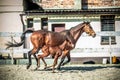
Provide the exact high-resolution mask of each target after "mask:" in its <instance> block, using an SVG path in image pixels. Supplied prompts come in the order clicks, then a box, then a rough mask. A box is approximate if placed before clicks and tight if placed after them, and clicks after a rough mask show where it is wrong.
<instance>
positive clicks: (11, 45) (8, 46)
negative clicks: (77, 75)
mask: <svg viewBox="0 0 120 80" xmlns="http://www.w3.org/2000/svg"><path fill="white" fill-rule="evenodd" d="M32 32H34V31H33V30H26V31H25V32H23V33H22V35H21V37H20V38H21V42H19V43H18V42H16V41H15V40H13V41H14V42H15V43H13V42H10V41H8V43H6V44H5V45H6V46H7V48H6V49H8V48H10V47H19V46H22V45H23V43H24V42H25V34H26V33H32Z"/></svg>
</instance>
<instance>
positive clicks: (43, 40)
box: [7, 22, 96, 69]
mask: <svg viewBox="0 0 120 80" xmlns="http://www.w3.org/2000/svg"><path fill="white" fill-rule="evenodd" d="M28 32H33V33H32V35H31V42H32V44H33V49H32V50H31V51H29V52H28V58H29V64H28V66H27V69H28V68H29V67H30V65H31V63H32V62H31V55H32V54H33V55H34V57H35V59H36V61H37V65H38V66H39V62H38V59H37V57H36V55H35V54H36V53H38V51H39V50H40V49H41V48H42V47H43V46H44V45H46V46H48V47H52V48H53V47H56V46H60V45H62V43H63V42H64V43H65V42H66V40H67V42H69V43H70V44H71V45H72V48H71V49H73V47H74V46H75V44H76V41H77V40H78V38H79V37H80V35H81V34H82V33H83V32H86V33H88V34H89V35H90V36H93V37H94V36H95V35H96V34H95V32H94V31H93V29H92V28H91V26H90V24H89V23H86V22H84V23H81V24H79V25H77V26H75V27H72V28H71V29H70V30H65V31H62V32H60V33H57V32H50V31H43V30H39V31H32V30H27V31H25V32H24V33H23V34H22V36H21V42H20V43H15V44H13V43H11V42H8V44H7V46H8V47H7V48H9V47H19V46H21V45H22V44H23V43H24V41H25V34H26V33H28ZM67 44H68V43H67ZM64 47H65V48H64V49H61V48H59V47H58V49H59V50H63V54H62V59H61V62H60V64H59V66H58V69H59V68H60V66H61V64H62V63H63V61H64V58H65V56H67V57H68V61H66V62H65V63H63V64H66V63H67V62H69V61H70V54H69V51H70V50H71V49H69V47H71V46H70V45H67V46H64ZM43 51H45V50H43ZM48 51H49V50H48ZM53 51H55V50H54V49H53ZM60 52H61V51H59V54H61V53H60ZM44 53H45V52H44ZM45 54H47V53H45ZM45 56H48V55H44V54H43V55H39V58H42V60H43V58H44V57H45ZM43 61H44V60H43Z"/></svg>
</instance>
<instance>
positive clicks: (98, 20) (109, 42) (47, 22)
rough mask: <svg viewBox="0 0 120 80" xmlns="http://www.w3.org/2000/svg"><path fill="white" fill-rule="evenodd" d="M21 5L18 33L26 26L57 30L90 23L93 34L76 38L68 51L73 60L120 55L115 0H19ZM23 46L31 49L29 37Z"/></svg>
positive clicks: (119, 13)
mask: <svg viewBox="0 0 120 80" xmlns="http://www.w3.org/2000/svg"><path fill="white" fill-rule="evenodd" d="M13 1H14V0H13ZM15 1H17V0H15ZM21 4H22V6H21V7H23V9H22V10H21V11H23V12H22V13H21V12H20V13H19V14H20V16H21V18H19V20H21V22H20V21H19V20H18V21H19V22H18V23H16V24H20V23H22V24H20V25H19V26H17V28H18V32H22V31H25V30H26V29H28V28H32V29H34V30H39V29H46V30H49V31H57V32H59V31H62V30H65V29H70V28H71V27H74V26H76V25H77V24H80V23H82V22H83V21H90V22H91V23H90V24H91V26H92V27H93V29H94V30H95V32H96V33H97V36H96V38H92V37H89V36H86V35H85V34H83V35H82V36H81V37H80V38H79V40H78V41H77V44H76V47H75V49H73V50H72V51H71V56H72V61H73V62H75V63H83V62H86V61H94V62H95V63H101V62H102V59H103V58H107V59H108V60H109V57H110V55H111V56H112V57H113V56H116V57H118V58H119V57H120V33H119V32H120V26H119V25H120V1H119V0H69V1H68V0H24V1H22V0H21ZM20 16H19V17H20ZM17 17H18V16H17ZM6 27H7V26H6ZM11 30H12V29H11ZM2 31H5V30H2ZM13 31H14V27H13ZM25 48H27V49H30V48H32V45H31V43H29V39H27V40H26V44H25ZM109 61H110V60H109Z"/></svg>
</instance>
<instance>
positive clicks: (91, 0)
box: [82, 0, 120, 7]
mask: <svg viewBox="0 0 120 80" xmlns="http://www.w3.org/2000/svg"><path fill="white" fill-rule="evenodd" d="M82 3H83V6H85V5H86V6H88V7H111V6H120V0H82Z"/></svg>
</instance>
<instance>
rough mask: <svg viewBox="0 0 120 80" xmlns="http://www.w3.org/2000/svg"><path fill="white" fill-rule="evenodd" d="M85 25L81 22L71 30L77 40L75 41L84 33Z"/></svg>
mask: <svg viewBox="0 0 120 80" xmlns="http://www.w3.org/2000/svg"><path fill="white" fill-rule="evenodd" d="M83 27H84V25H83V24H79V25H77V26H76V27H74V28H73V29H71V30H70V32H71V34H72V36H73V38H74V40H75V43H76V42H77V40H78V39H79V37H80V36H81V35H82V33H83V32H84V31H83Z"/></svg>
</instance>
